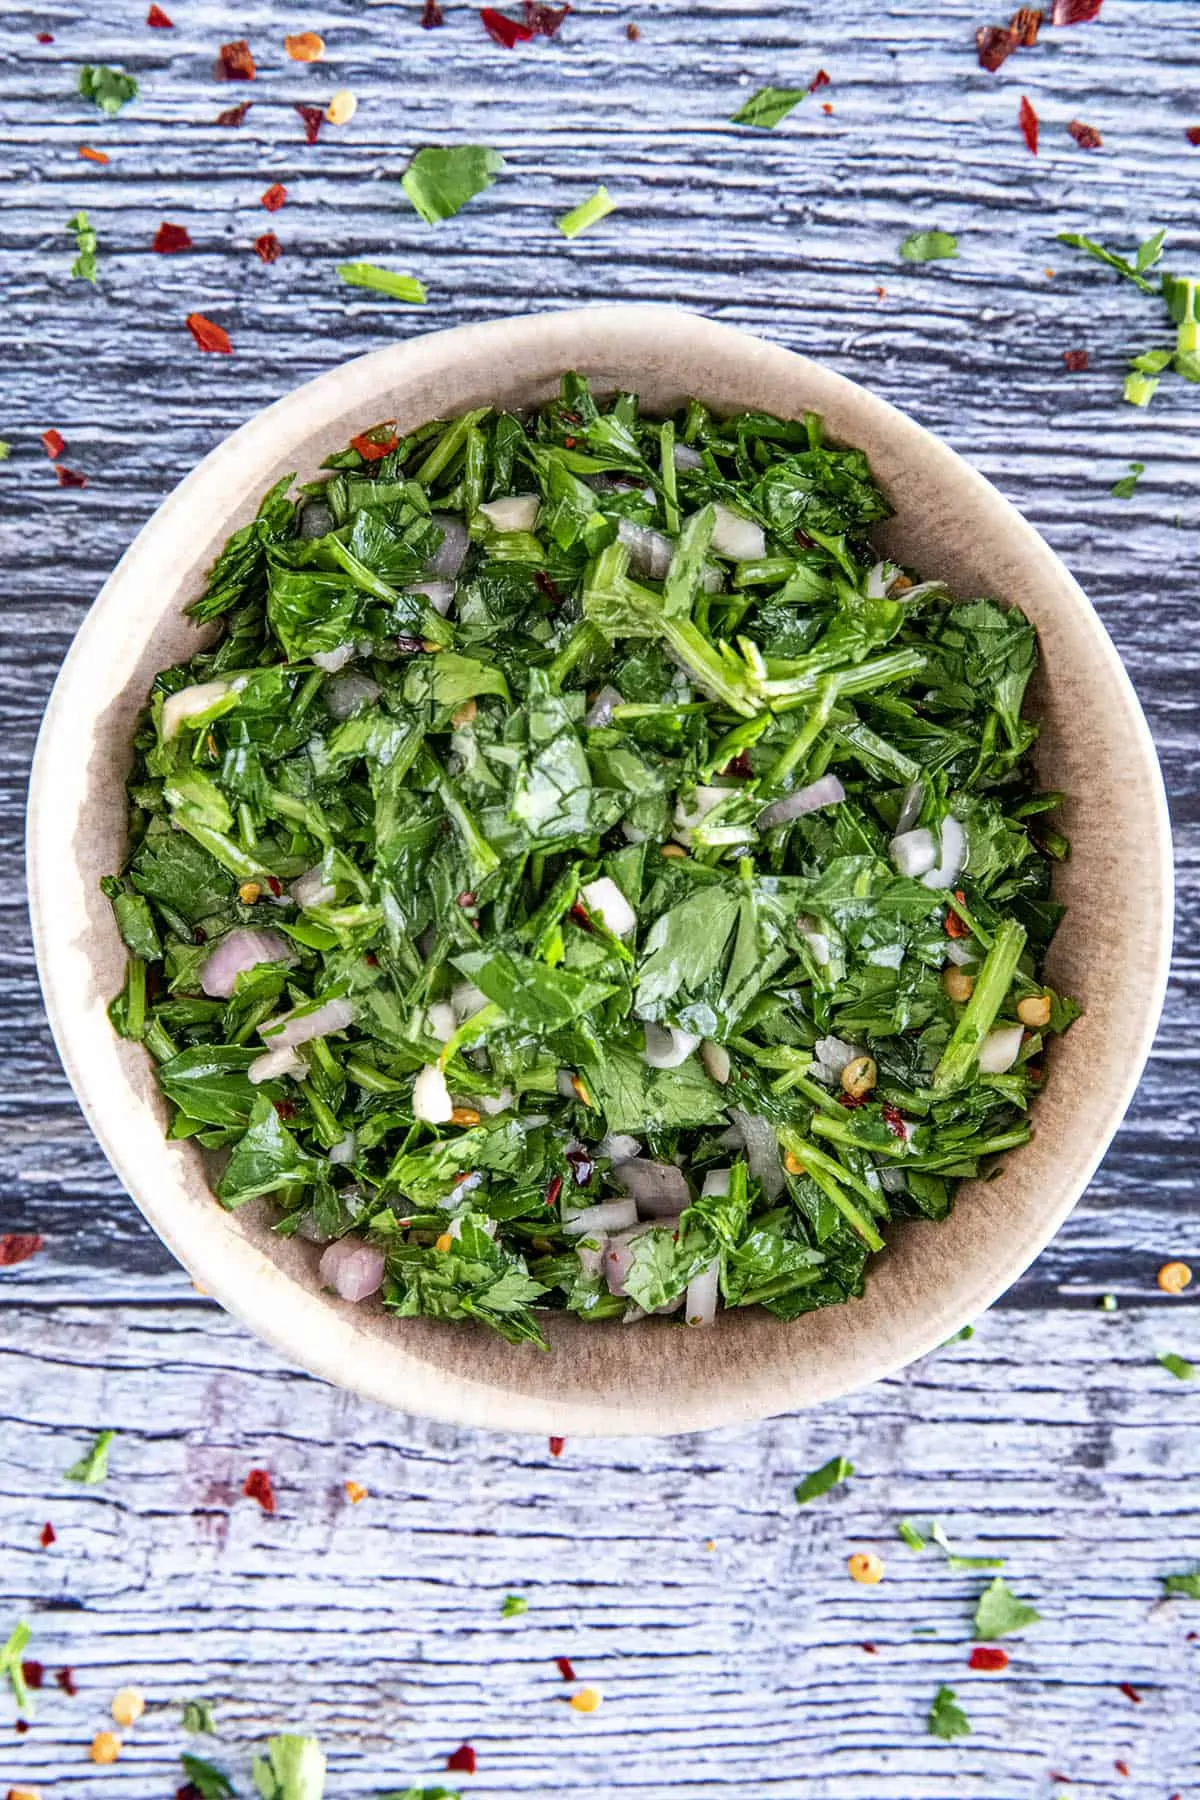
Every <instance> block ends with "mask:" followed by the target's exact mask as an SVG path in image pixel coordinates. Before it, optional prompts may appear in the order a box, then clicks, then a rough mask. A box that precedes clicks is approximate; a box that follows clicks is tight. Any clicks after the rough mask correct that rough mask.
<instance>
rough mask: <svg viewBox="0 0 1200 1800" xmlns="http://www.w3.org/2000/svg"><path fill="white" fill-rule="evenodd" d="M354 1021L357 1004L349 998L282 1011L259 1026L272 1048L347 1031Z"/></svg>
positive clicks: (278, 1048) (285, 1048)
mask: <svg viewBox="0 0 1200 1800" xmlns="http://www.w3.org/2000/svg"><path fill="white" fill-rule="evenodd" d="M353 1023H354V1008H353V1006H352V1005H351V1004H350V1002H349V1000H326V1002H325V1004H324V1006H318V1007H316V1008H315V1009H314V1010H313V1011H312V1012H306V1013H290V1014H283V1015H281V1016H279V1017H277V1018H274V1019H268V1020H267V1021H266V1022H265V1024H262V1025H260V1026H259V1028H258V1032H259V1036H260V1037H265V1038H266V1040H267V1042H268V1043H269V1044H270V1046H271V1048H272V1050H293V1049H295V1047H296V1045H297V1044H308V1043H311V1042H312V1040H313V1038H323V1037H329V1036H330V1035H331V1034H332V1033H333V1032H335V1031H345V1029H346V1027H347V1025H353Z"/></svg>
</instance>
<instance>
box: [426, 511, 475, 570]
mask: <svg viewBox="0 0 1200 1800" xmlns="http://www.w3.org/2000/svg"><path fill="white" fill-rule="evenodd" d="M433 523H434V524H435V525H436V526H437V528H438V530H439V531H440V532H441V533H442V541H441V543H440V544H439V545H438V547H437V549H436V550H435V551H434V553H433V555H432V556H431V557H430V559H429V561H428V562H427V563H426V564H425V573H426V574H427V575H440V576H443V577H449V579H450V580H451V581H453V579H454V577H455V576H456V575H457V574H458V571H459V570H460V569H461V568H462V565H463V558H464V557H465V556H466V554H467V548H468V546H469V544H470V542H471V539H470V535H469V533H468V531H467V528H466V526H465V525H464V524H463V522H462V520H461V519H458V518H455V516H454V514H453V513H434V515H433Z"/></svg>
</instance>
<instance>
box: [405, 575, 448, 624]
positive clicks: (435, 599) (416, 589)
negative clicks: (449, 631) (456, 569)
mask: <svg viewBox="0 0 1200 1800" xmlns="http://www.w3.org/2000/svg"><path fill="white" fill-rule="evenodd" d="M404 591H405V593H406V594H414V595H420V594H424V596H425V598H426V600H428V602H429V604H430V606H432V608H433V610H434V612H435V613H440V614H441V616H442V618H443V619H444V618H445V616H446V614H447V613H448V612H449V611H450V608H451V607H452V606H453V605H454V595H455V593H456V591H457V590H456V588H455V584H454V582H452V581H421V582H418V583H417V584H416V585H414V586H413V587H406V588H405V590H404Z"/></svg>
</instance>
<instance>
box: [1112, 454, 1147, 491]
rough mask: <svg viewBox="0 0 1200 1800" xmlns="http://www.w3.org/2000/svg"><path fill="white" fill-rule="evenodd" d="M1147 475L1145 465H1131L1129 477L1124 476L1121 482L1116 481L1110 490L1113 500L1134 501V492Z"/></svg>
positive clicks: (1137, 463) (1136, 463)
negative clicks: (1142, 478)
mask: <svg viewBox="0 0 1200 1800" xmlns="http://www.w3.org/2000/svg"><path fill="white" fill-rule="evenodd" d="M1145 473H1146V465H1145V463H1140V462H1135V463H1130V465H1129V473H1128V475H1122V477H1121V479H1120V481H1114V482H1113V485H1112V487H1111V488H1110V489H1109V492H1110V493H1111V494H1112V497H1113V499H1114V500H1132V499H1133V490H1134V488H1135V487H1136V486H1137V484H1138V482H1139V480H1140V479H1141V477H1142V476H1143V475H1144V474H1145Z"/></svg>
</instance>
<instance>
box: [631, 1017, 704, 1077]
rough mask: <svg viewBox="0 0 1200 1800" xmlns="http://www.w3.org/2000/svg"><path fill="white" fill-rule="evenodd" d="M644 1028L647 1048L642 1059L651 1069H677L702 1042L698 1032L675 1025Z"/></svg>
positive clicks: (647, 1026)
mask: <svg viewBox="0 0 1200 1800" xmlns="http://www.w3.org/2000/svg"><path fill="white" fill-rule="evenodd" d="M643 1029H644V1031H645V1033H646V1048H645V1049H644V1050H643V1051H642V1061H643V1062H644V1063H645V1064H646V1067H647V1068H649V1069H677V1068H678V1067H679V1065H680V1063H682V1062H686V1061H687V1059H688V1057H689V1056H690V1055H691V1054H692V1051H693V1050H694V1049H695V1048H696V1046H697V1044H698V1043H699V1042H700V1038H699V1036H698V1035H697V1033H695V1032H693V1031H679V1030H677V1029H676V1027H675V1026H674V1025H668V1026H667V1027H666V1028H665V1029H664V1028H663V1026H661V1025H646V1026H644V1027H643Z"/></svg>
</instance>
